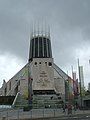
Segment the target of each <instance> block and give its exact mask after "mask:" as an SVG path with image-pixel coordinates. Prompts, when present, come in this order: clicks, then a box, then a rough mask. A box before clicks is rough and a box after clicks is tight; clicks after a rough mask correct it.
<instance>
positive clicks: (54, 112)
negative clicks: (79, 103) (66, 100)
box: [0, 108, 90, 120]
mask: <svg viewBox="0 0 90 120" xmlns="http://www.w3.org/2000/svg"><path fill="white" fill-rule="evenodd" d="M89 113H90V111H89V110H85V111H81V110H79V109H77V110H74V109H73V110H72V111H71V113H70V114H69V112H68V110H67V109H66V110H65V111H63V109H62V108H60V109H55V108H53V109H51V108H44V109H31V110H29V111H24V110H23V109H12V108H11V109H0V120H20V119H22V120H25V119H34V118H42V119H43V118H48V119H49V118H56V117H60V118H61V117H63V116H69V115H70V116H71V115H77V114H89Z"/></svg>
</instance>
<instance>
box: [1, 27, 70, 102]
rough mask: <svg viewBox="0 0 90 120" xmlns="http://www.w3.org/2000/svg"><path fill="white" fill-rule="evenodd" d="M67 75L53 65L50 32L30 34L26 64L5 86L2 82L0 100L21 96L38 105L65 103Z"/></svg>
mask: <svg viewBox="0 0 90 120" xmlns="http://www.w3.org/2000/svg"><path fill="white" fill-rule="evenodd" d="M66 80H68V75H67V74H66V73H65V72H64V71H62V70H61V69H60V68H59V67H58V66H57V65H56V64H55V63H54V58H53V56H52V49H51V38H50V31H49V29H48V30H45V31H42V30H41V31H39V30H38V31H35V30H32V33H31V36H30V51H29V59H28V63H26V65H25V66H24V67H23V68H22V69H21V70H20V71H19V72H18V73H17V74H16V75H14V76H13V77H12V78H11V79H10V80H9V81H8V82H6V81H5V80H3V85H2V87H1V88H0V95H1V96H18V95H19V94H20V95H21V96H23V98H24V99H28V100H32V101H33V102H35V101H36V100H37V101H40V100H41V101H42V100H43V101H44V100H46V101H49V100H50V103H49V104H51V103H52V102H51V101H53V103H54V101H55V100H57V101H58V99H59V100H61V101H63V102H65V81H66Z"/></svg>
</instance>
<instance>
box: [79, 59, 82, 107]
mask: <svg viewBox="0 0 90 120" xmlns="http://www.w3.org/2000/svg"><path fill="white" fill-rule="evenodd" d="M78 74H79V76H78V77H79V87H80V105H81V107H82V88H81V76H80V65H79V59H78Z"/></svg>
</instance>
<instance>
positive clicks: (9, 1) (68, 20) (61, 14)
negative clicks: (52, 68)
mask: <svg viewBox="0 0 90 120" xmlns="http://www.w3.org/2000/svg"><path fill="white" fill-rule="evenodd" d="M37 20H39V21H42V20H45V21H47V23H48V24H49V25H50V29H51V31H50V33H51V44H52V51H53V58H54V62H55V63H56V64H57V65H58V66H59V67H60V68H61V69H62V70H64V71H65V72H66V73H67V71H68V74H69V75H71V66H72V65H73V69H74V71H77V59H78V58H79V60H80V65H83V67H84V83H85V86H86V87H87V86H88V82H90V65H89V62H88V61H89V59H90V0H0V86H1V85H2V81H3V79H5V80H6V81H8V80H9V79H10V78H11V77H12V76H13V75H14V74H16V73H17V72H18V71H19V70H20V69H21V68H22V67H23V66H24V65H25V64H26V63H27V61H28V55H29V39H30V32H31V31H30V26H31V24H32V22H34V21H37ZM77 77H78V75H77Z"/></svg>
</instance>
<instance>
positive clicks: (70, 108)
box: [68, 104, 72, 115]
mask: <svg viewBox="0 0 90 120" xmlns="http://www.w3.org/2000/svg"><path fill="white" fill-rule="evenodd" d="M69 114H72V105H71V104H68V115H69Z"/></svg>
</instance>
